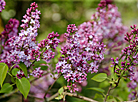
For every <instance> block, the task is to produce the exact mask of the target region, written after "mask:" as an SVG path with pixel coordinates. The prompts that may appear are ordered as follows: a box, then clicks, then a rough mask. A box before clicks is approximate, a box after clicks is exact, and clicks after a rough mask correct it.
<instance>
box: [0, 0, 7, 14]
mask: <svg viewBox="0 0 138 102" xmlns="http://www.w3.org/2000/svg"><path fill="white" fill-rule="evenodd" d="M5 5H6V2H5V1H4V0H0V12H1V11H2V10H4V9H5V7H4V6H5Z"/></svg>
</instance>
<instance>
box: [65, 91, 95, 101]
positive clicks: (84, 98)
mask: <svg viewBox="0 0 138 102" xmlns="http://www.w3.org/2000/svg"><path fill="white" fill-rule="evenodd" d="M64 93H65V92H63V94H64ZM66 95H68V96H71V97H76V98H80V99H83V100H85V101H89V102H98V101H95V100H93V99H90V98H88V97H85V96H80V95H77V94H76V93H69V92H66Z"/></svg>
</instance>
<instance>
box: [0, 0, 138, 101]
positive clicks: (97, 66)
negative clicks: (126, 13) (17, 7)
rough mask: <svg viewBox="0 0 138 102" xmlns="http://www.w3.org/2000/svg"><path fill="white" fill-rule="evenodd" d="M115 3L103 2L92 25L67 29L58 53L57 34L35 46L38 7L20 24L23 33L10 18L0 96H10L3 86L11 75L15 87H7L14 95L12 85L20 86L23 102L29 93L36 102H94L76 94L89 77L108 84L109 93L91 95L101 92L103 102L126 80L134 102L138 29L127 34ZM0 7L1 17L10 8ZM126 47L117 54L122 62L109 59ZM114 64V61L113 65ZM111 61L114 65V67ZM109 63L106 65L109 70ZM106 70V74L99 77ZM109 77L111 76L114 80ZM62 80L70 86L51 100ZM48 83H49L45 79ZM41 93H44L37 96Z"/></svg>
mask: <svg viewBox="0 0 138 102" xmlns="http://www.w3.org/2000/svg"><path fill="white" fill-rule="evenodd" d="M111 3H112V0H111V1H110V0H109V1H108V0H101V2H100V3H99V5H98V8H97V9H96V10H97V11H96V12H95V13H94V14H93V15H92V17H91V20H90V21H87V22H83V23H82V24H80V25H79V26H78V27H77V26H75V24H69V25H68V27H67V32H66V33H64V36H65V38H66V41H65V42H64V44H63V45H61V46H62V47H61V50H60V51H59V53H58V49H57V46H58V45H59V43H60V40H59V39H58V37H59V34H58V33H57V32H56V33H55V32H52V33H49V34H48V36H47V38H46V39H43V40H42V41H40V42H38V41H37V40H36V37H37V36H38V29H39V28H40V22H39V20H40V14H41V13H40V11H39V10H38V9H37V8H38V5H37V4H36V3H35V2H34V3H31V5H30V8H28V9H27V10H26V14H25V15H24V16H23V19H22V20H21V21H22V24H21V25H20V27H21V30H20V31H18V29H19V21H18V20H16V19H12V18H11V19H10V20H9V21H8V23H7V24H6V26H5V28H4V31H3V32H2V33H1V34H0V62H1V63H0V71H1V74H0V76H1V80H0V85H1V90H0V93H6V92H3V87H4V88H5V86H6V85H7V84H5V83H4V85H3V82H4V80H5V78H6V75H7V74H8V75H9V76H10V77H11V83H12V85H11V84H9V83H8V85H9V86H8V87H10V88H11V90H12V88H13V85H16V87H17V89H18V90H19V91H20V92H21V93H22V94H23V96H24V97H25V98H27V95H28V94H29V90H30V89H31V90H30V93H33V95H34V96H33V97H36V98H40V99H42V100H45V101H48V100H49V101H51V100H52V98H53V97H54V98H55V99H63V101H65V96H66V95H70V96H75V97H78V98H81V99H83V100H86V101H93V100H92V99H90V98H87V97H83V96H79V95H76V94H74V93H76V92H77V91H79V92H80V91H81V88H80V87H81V86H86V85H87V75H88V73H91V74H93V73H97V74H96V75H95V76H94V77H93V78H92V80H95V81H97V82H102V81H104V80H106V79H108V83H107V84H108V86H109V88H108V91H107V93H106V94H105V91H104V90H103V89H101V88H99V87H98V88H97V87H92V88H90V89H92V90H95V91H99V92H101V93H102V95H103V96H101V97H102V100H103V101H104V102H106V101H107V100H108V101H110V97H108V96H109V94H110V91H111V90H113V89H116V87H118V86H119V83H120V80H122V79H123V78H124V80H126V79H127V81H126V82H127V86H126V87H128V88H129V91H130V92H129V93H130V94H129V95H128V99H129V100H134V99H136V98H137V97H138V96H137V83H138V80H137V76H138V70H137V63H138V54H137V51H138V49H137V45H138V34H137V32H138V29H137V28H136V25H134V26H131V29H132V30H131V32H130V33H128V32H127V30H128V28H127V27H125V26H124V25H123V24H122V20H121V15H120V13H119V12H118V8H117V7H116V6H115V5H113V4H111ZM0 4H1V6H0V7H1V8H0V12H1V11H2V9H4V6H5V4H6V3H5V1H4V0H1V1H0ZM126 32H127V33H126ZM62 36H63V35H62ZM62 38H63V37H62ZM64 40H65V39H64V38H63V39H61V42H62V41H64ZM123 43H125V48H123V49H122V52H121V53H120V52H119V51H118V50H117V51H118V52H117V54H118V53H120V56H115V57H114V58H111V56H113V54H112V50H113V48H115V47H116V46H122V44H123ZM120 49H121V48H120ZM120 49H119V50H120ZM58 55H59V56H60V57H59V58H58V61H57V63H56V64H55V63H54V64H55V65H52V64H53V63H52V61H53V59H54V58H55V56H56V58H57V56H58ZM110 58H111V60H109V59H110ZM110 61H112V62H111V64H112V66H111V67H110ZM105 62H106V64H108V65H105ZM36 63H40V64H39V66H37V67H36ZM42 67H43V68H44V69H43V68H42ZM53 67H54V68H53ZM104 67H105V68H104ZM102 68H104V69H102ZM101 69H102V71H101ZM105 70H106V73H107V74H105V73H99V72H104V71H105ZM53 73H56V74H55V76H54V77H53V78H52V77H49V76H50V75H53ZM109 73H110V74H113V75H111V76H110V74H109ZM107 75H108V76H107ZM60 76H63V77H64V79H65V80H66V81H67V84H66V85H65V86H62V87H61V88H60V89H59V90H58V93H56V94H55V95H53V96H51V97H52V98H51V97H50V95H51V93H52V92H51V93H50V94H49V91H50V90H51V89H52V87H53V85H54V84H55V83H56V82H57V80H58V78H59V77H60ZM32 77H33V78H32ZM34 77H35V78H34ZM47 77H48V79H45V78H47ZM31 79H33V81H35V82H36V83H35V82H34V84H36V85H37V88H36V89H35V86H36V85H34V84H32V83H33V81H32V80H31ZM37 79H41V80H40V81H39V80H37ZM41 82H42V83H41ZM30 83H31V84H30ZM30 85H31V88H30ZM43 88H44V90H39V89H43ZM68 91H69V92H71V93H69V92H68ZM14 92H16V91H14ZM36 92H38V93H36ZM29 95H30V94H29ZM30 96H31V95H30ZM38 96H40V97H38ZM47 96H48V97H50V98H47ZM95 96H96V95H95ZM4 97H5V96H4Z"/></svg>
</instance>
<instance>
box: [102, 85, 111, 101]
mask: <svg viewBox="0 0 138 102" xmlns="http://www.w3.org/2000/svg"><path fill="white" fill-rule="evenodd" d="M111 87H112V84H110V86H109V88H108V91H107V94H106V96H105V99H104V102H106V100H107V97H108V96H109V92H110V90H111Z"/></svg>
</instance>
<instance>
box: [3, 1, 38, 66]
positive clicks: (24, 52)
mask: <svg viewBox="0 0 138 102" xmlns="http://www.w3.org/2000/svg"><path fill="white" fill-rule="evenodd" d="M36 8H37V4H35V3H32V4H31V7H30V9H28V10H27V11H26V13H27V15H25V16H23V18H24V19H25V20H26V21H25V20H24V19H23V20H22V22H23V24H22V25H21V27H23V28H24V29H23V30H21V32H20V33H19V36H13V37H11V38H9V39H8V40H7V42H6V45H5V46H4V47H8V48H10V50H9V51H7V52H6V51H5V50H4V51H3V52H4V53H3V54H2V57H1V58H2V60H1V61H3V62H5V63H7V64H8V65H9V64H12V63H14V64H19V62H20V61H22V62H24V64H25V65H26V66H27V67H28V66H30V65H31V63H32V62H31V61H30V60H35V57H34V56H31V55H32V52H33V51H35V52H37V51H38V50H39V49H38V46H37V44H36V40H35V37H36V36H37V28H39V27H40V25H39V20H38V19H39V18H40V17H39V14H40V11H38V10H37V9H36ZM32 21H33V23H32ZM29 23H30V25H29ZM27 27H28V28H27ZM7 55H9V56H10V59H8V58H7V57H8V56H7ZM5 59H6V60H5Z"/></svg>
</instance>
